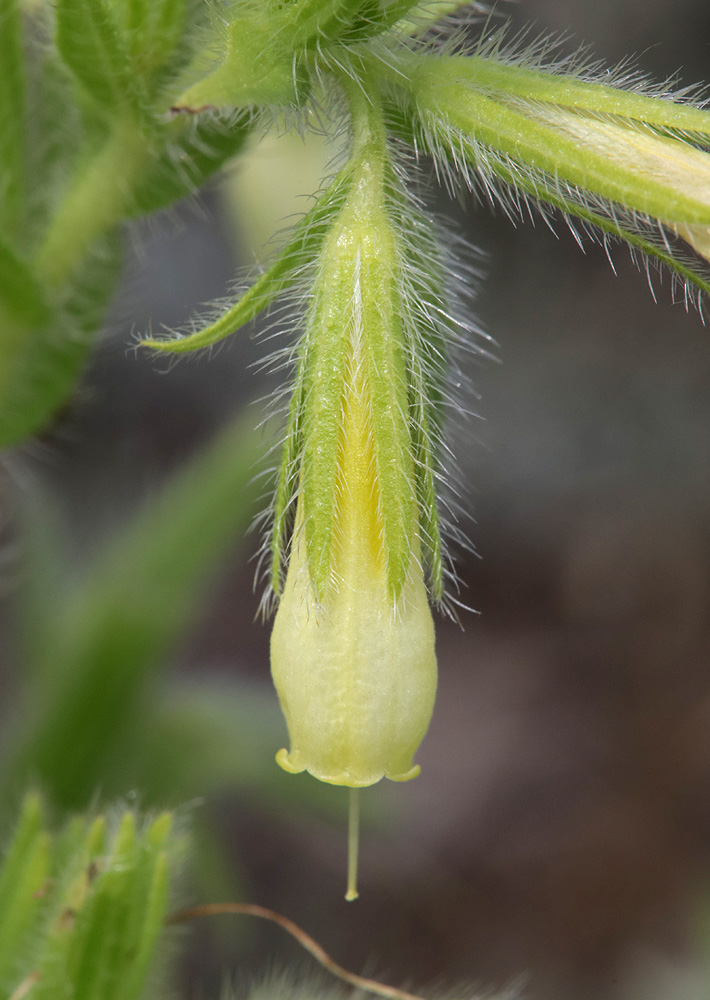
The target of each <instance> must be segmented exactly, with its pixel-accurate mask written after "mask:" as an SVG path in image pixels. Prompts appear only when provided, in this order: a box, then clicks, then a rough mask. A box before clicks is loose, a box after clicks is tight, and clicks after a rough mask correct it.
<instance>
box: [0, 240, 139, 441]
mask: <svg viewBox="0 0 710 1000" xmlns="http://www.w3.org/2000/svg"><path fill="white" fill-rule="evenodd" d="M121 256H122V255H121V245H120V242H119V240H118V239H117V237H116V236H113V237H111V238H108V237H107V238H105V239H103V240H100V241H99V242H98V243H97V244H96V245H95V246H94V248H93V250H92V252H91V254H90V255H89V257H88V258H86V259H85V260H84V262H83V264H82V266H81V268H80V269H79V271H78V272H77V274H76V276H75V280H74V283H73V287H72V291H71V293H70V295H69V298H68V300H67V302H66V303H65V306H64V308H63V309H62V310H61V311H60V312H58V313H57V314H56V316H55V317H54V318H53V320H52V321H51V322H49V323H47V324H46V325H45V326H44V327H40V328H38V329H30V328H27V327H24V328H20V329H19V330H18V332H17V333H16V342H15V344H14V345H13V350H12V356H11V358H10V359H9V360H7V361H6V363H5V367H4V369H2V371H1V374H0V387H1V388H2V394H1V395H0V448H7V447H9V446H10V445H13V444H16V443H18V442H20V441H22V440H23V439H24V438H26V437H28V436H29V435H31V434H35V433H37V432H38V431H40V430H42V429H43V427H44V426H45V425H46V424H47V423H48V422H49V421H50V420H51V418H52V416H53V415H54V414H55V412H56V411H57V410H58V409H59V408H60V407H61V406H62V405H63V404H64V403H65V402H66V401H67V398H68V397H69V395H70V394H71V392H72V390H73V388H74V386H75V384H76V381H77V379H78V377H79V374H80V373H81V370H82V368H83V366H84V364H85V362H86V359H87V356H88V354H89V351H90V350H91V348H92V346H93V344H94V340H95V337H96V334H97V332H98V330H99V329H100V325H101V320H102V317H103V312H104V310H105V308H106V305H107V303H108V300H109V298H110V296H111V294H112V293H113V290H114V287H115V283H116V279H117V276H118V271H119V266H120V262H121ZM1 257H2V253H1V252H0V269H1V268H2V262H1ZM0 280H1V279H0ZM37 308H38V309H40V308H41V299H40V300H39V301H38V304H37ZM5 329H7V327H6V328H5Z"/></svg>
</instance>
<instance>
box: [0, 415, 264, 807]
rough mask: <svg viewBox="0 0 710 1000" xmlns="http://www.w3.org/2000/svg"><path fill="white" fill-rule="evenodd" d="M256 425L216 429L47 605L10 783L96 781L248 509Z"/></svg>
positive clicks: (81, 787)
mask: <svg viewBox="0 0 710 1000" xmlns="http://www.w3.org/2000/svg"><path fill="white" fill-rule="evenodd" d="M260 437H261V435H259V436H257V435H256V434H255V433H254V432H249V431H248V430H247V425H246V424H245V423H244V422H241V423H238V424H236V425H235V426H232V427H229V428H228V429H227V430H226V431H224V432H223V433H222V434H221V435H220V436H219V437H218V439H217V440H216V441H214V442H213V443H212V444H211V445H210V447H209V448H207V449H205V451H204V452H202V453H200V454H199V455H198V456H197V457H196V458H194V459H193V460H192V461H191V462H190V463H189V465H188V467H187V469H185V470H182V471H181V472H179V473H178V474H177V475H176V476H175V478H174V479H173V480H172V482H170V483H169V484H168V485H167V486H166V487H165V488H164V489H163V490H162V491H161V493H160V495H159V496H158V497H157V498H156V499H154V500H153V501H152V502H151V503H147V504H146V505H145V508H144V509H143V510H142V511H141V512H140V513H139V515H138V516H137V517H136V518H135V519H134V520H133V521H132V522H131V523H130V524H129V525H128V526H127V527H126V528H125V529H124V530H123V531H122V532H121V534H120V535H119V536H118V537H117V538H116V539H115V540H114V541H113V542H112V543H111V544H110V545H109V546H108V547H107V549H106V551H105V552H104V553H103V554H102V555H101V556H100V557H99V558H98V559H97V560H96V562H95V564H94V565H93V566H92V567H91V569H90V570H89V571H88V573H87V574H86V577H85V579H83V580H82V581H81V582H80V584H79V585H78V586H77V587H75V588H74V589H71V588H68V592H67V593H64V594H62V593H60V594H57V595H56V598H55V601H54V604H53V606H52V607H49V608H47V609H46V614H47V616H48V619H49V621H51V623H52V625H51V626H44V627H41V628H40V629H39V632H40V634H41V635H45V636H46V637H47V640H46V643H44V644H42V645H41V647H39V648H36V650H35V655H36V656H37V657H38V658H39V661H40V662H39V663H35V664H33V667H32V669H31V670H30V671H29V676H30V677H34V678H35V683H31V682H30V683H29V684H28V686H27V690H26V696H25V701H26V715H25V717H24V729H21V730H20V731H19V732H16V733H15V735H14V737H13V740H12V745H13V749H12V751H11V754H12V760H11V763H10V765H9V770H8V772H7V773H6V783H7V784H6V787H7V788H8V790H11V789H12V788H16V787H18V785H21V783H22V780H23V778H24V776H26V775H28V774H31V775H32V776H36V777H37V778H38V779H39V780H41V782H42V783H43V786H44V787H45V788H46V789H47V791H48V793H49V794H50V795H51V797H52V800H53V801H54V802H55V803H56V804H58V805H60V806H62V807H64V808H66V807H72V806H75V805H77V804H78V805H80V806H83V805H84V804H85V803H86V802H87V801H88V800H89V799H90V797H91V795H92V794H93V793H94V790H95V789H96V788H97V787H99V786H100V785H101V783H102V780H103V777H104V775H103V767H104V763H105V761H106V759H107V758H108V757H110V755H111V753H112V751H113V750H114V749H115V747H116V745H117V743H118V742H119V741H120V739H121V736H122V734H123V733H124V732H125V731H126V729H127V728H129V727H130V720H131V718H132V717H133V714H134V712H135V711H136V710H137V709H138V707H139V705H140V703H141V698H142V696H143V694H144V689H145V687H146V684H147V683H148V680H149V678H150V677H151V676H152V675H153V674H154V673H155V671H156V670H157V668H158V667H159V666H160V665H162V663H163V662H164V659H165V657H166V655H167V653H168V651H169V650H170V648H171V647H172V646H173V645H174V643H175V642H176V641H177V639H178V638H179V636H180V635H182V634H183V633H184V631H185V630H186V628H187V627H188V626H189V625H190V624H191V622H192V621H193V620H194V618H195V615H196V612H197V603H198V602H197V597H198V595H199V593H200V592H201V590H202V589H203V588H204V586H205V583H206V580H207V578H208V576H209V573H210V571H211V570H212V569H213V567H214V565H215V564H216V563H218V562H219V561H220V559H221V558H224V556H225V554H226V553H227V552H228V551H229V550H230V548H231V547H232V546H233V545H234V544H235V541H236V540H237V539H238V538H239V536H240V535H241V534H242V532H243V531H244V529H245V527H246V526H247V524H248V523H249V520H250V519H251V516H252V514H253V508H254V499H255V493H256V487H255V486H254V485H253V483H251V482H250V480H252V477H253V475H254V467H255V463H256V460H257V457H259V456H261V454H262V451H263V444H262V441H261V440H259V438H260ZM40 678H42V680H40ZM20 718H22V716H20Z"/></svg>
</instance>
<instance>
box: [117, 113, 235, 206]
mask: <svg viewBox="0 0 710 1000" xmlns="http://www.w3.org/2000/svg"><path fill="white" fill-rule="evenodd" d="M250 129H251V125H250V123H249V122H248V121H247V120H243V121H237V122H236V123H235V122H234V121H233V118H228V117H220V116H219V115H216V114H211V115H199V116H197V117H193V116H190V115H179V116H177V117H176V118H174V119H173V120H172V121H171V122H170V123H169V124H168V126H167V127H166V129H165V132H164V133H163V135H162V136H161V139H162V143H161V145H160V146H159V147H158V148H157V149H156V151H155V153H154V155H153V157H152V158H151V159H150V160H149V162H148V164H147V166H146V169H145V170H144V171H143V172H142V173H141V175H140V176H139V177H138V179H137V181H136V184H135V185H134V187H133V190H132V192H131V197H130V199H129V201H128V205H127V212H128V215H129V217H132V218H136V217H137V216H141V215H146V214H148V213H149V212H155V211H158V210H159V209H161V208H165V207H166V206H168V205H171V204H172V203H173V202H174V201H177V200H178V199H179V198H184V197H185V196H186V195H191V194H194V193H195V192H196V191H197V190H198V189H199V188H200V187H201V186H202V185H203V184H204V182H205V181H206V180H207V179H208V178H209V177H211V176H212V175H213V174H215V173H216V172H217V171H218V170H219V169H220V168H221V167H223V166H224V164H225V163H226V162H227V160H229V159H230V158H231V157H233V156H235V155H236V154H237V153H238V152H239V151H240V150H241V149H242V147H243V145H244V142H245V140H246V138H247V136H248V135H249V132H250Z"/></svg>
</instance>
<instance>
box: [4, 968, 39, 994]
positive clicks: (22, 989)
mask: <svg viewBox="0 0 710 1000" xmlns="http://www.w3.org/2000/svg"><path fill="white" fill-rule="evenodd" d="M41 978H42V975H41V973H39V972H33V973H32V974H31V975H29V976H28V977H27V979H23V980H22V982H21V983H20V985H19V986H18V987H17V989H16V990H15V991H14V993H13V994H12V996H11V997H10V1000H22V998H23V997H26V996H27V994H28V993H29V992H30V990H31V989H32V987H33V986H34V984H35V983H38V982H39V981H40V979H41Z"/></svg>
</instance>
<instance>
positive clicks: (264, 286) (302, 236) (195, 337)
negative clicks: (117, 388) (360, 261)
mask: <svg viewBox="0 0 710 1000" xmlns="http://www.w3.org/2000/svg"><path fill="white" fill-rule="evenodd" d="M348 182H349V172H348V170H347V168H346V169H345V170H343V171H342V172H341V173H340V174H339V175H338V177H337V178H336V179H335V181H333V183H332V184H331V185H330V187H328V188H327V189H326V191H325V192H324V193H323V194H322V195H320V197H319V198H318V200H317V202H316V204H315V205H314V206H313V208H312V209H311V210H310V212H308V213H307V215H305V216H304V218H303V219H302V220H301V222H299V223H298V225H297V226H296V228H295V231H294V234H293V236H292V238H291V239H290V240H289V242H288V243H287V244H286V246H285V247H284V249H283V250H282V251H281V252H280V253H279V255H278V257H277V258H276V260H275V261H274V263H273V264H272V265H271V267H269V268H268V269H267V270H266V271H265V272H264V273H263V274H262V275H260V277H259V278H257V280H256V281H255V282H254V284H253V285H251V286H250V287H249V288H248V289H247V290H246V292H244V294H243V295H242V296H241V297H240V298H239V299H238V300H237V301H236V302H235V303H234V305H233V306H231V307H230V308H229V309H228V310H227V311H226V312H225V313H223V315H222V316H220V317H219V319H217V320H216V321H215V322H214V323H211V324H210V325H209V326H206V327H203V328H202V329H200V330H196V331H195V332H194V333H191V334H188V335H187V336H183V337H173V338H169V339H165V340H158V339H155V338H152V337H146V338H143V339H142V340H141V342H140V344H141V346H142V347H149V348H151V349H152V350H156V351H167V352H169V353H174V354H183V353H188V352H190V351H198V350H201V349H202V348H204V347H209V346H211V345H212V344H216V343H218V342H219V341H220V340H224V338H225V337H228V336H229V335H230V334H232V333H234V332H235V331H236V330H238V329H239V327H241V326H244V324H245V323H249V322H250V321H251V320H252V319H254V317H255V316H257V315H258V314H259V313H260V312H262V310H264V309H266V308H268V306H270V305H271V303H272V302H274V300H275V299H276V298H278V296H279V295H281V294H282V293H283V292H284V291H286V290H287V289H288V288H289V287H290V286H291V285H292V284H293V282H294V281H295V279H296V276H297V274H298V272H299V270H300V269H301V268H302V267H304V266H306V265H308V264H309V263H310V262H311V261H312V260H313V258H314V257H316V256H317V254H318V253H319V251H320V248H321V246H322V244H323V240H324V239H325V237H326V234H327V232H328V228H329V226H330V224H331V222H332V219H333V217H334V216H335V215H336V214H337V212H338V209H339V208H340V207H341V206H342V203H343V200H344V198H345V195H346V191H347V187H348Z"/></svg>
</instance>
